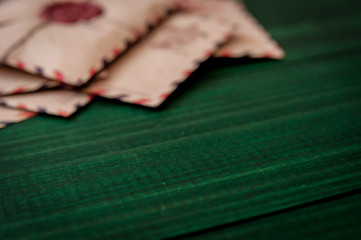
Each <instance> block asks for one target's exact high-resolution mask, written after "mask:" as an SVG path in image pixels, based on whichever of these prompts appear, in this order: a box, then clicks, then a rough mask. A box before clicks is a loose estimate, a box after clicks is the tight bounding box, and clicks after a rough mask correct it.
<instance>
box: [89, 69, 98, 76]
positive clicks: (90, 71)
mask: <svg viewBox="0 0 361 240" xmlns="http://www.w3.org/2000/svg"><path fill="white" fill-rule="evenodd" d="M89 73H90V76H94V75H95V74H96V73H97V70H96V69H95V68H91V69H90V70H89Z"/></svg>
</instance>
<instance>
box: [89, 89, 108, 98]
mask: <svg viewBox="0 0 361 240" xmlns="http://www.w3.org/2000/svg"><path fill="white" fill-rule="evenodd" d="M106 91H107V90H105V89H98V90H95V91H91V93H92V94H93V95H95V96H101V95H103V94H104V93H105V92H106Z"/></svg>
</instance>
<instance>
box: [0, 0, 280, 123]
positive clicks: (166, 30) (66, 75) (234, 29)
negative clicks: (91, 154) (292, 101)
mask: <svg viewBox="0 0 361 240" xmlns="http://www.w3.org/2000/svg"><path fill="white" fill-rule="evenodd" d="M210 57H222V58H225V57H226V58H241V57H250V58H272V59H281V58H283V57H284V52H283V50H282V49H281V48H280V47H279V46H278V44H277V43H276V42H275V41H274V40H272V39H271V37H270V36H269V34H268V33H267V32H266V31H265V30H264V28H263V27H262V26H260V25H259V24H258V23H257V21H256V20H255V19H254V18H253V16H252V15H251V14H250V13H249V12H247V10H246V8H245V6H244V5H243V4H242V3H241V2H240V1H233V0H173V1H172V0H147V1H144V0H102V1H100V0H93V1H85V0H54V1H50V0H3V1H1V2H0V64H1V65H0V103H1V106H0V128H2V127H5V126H7V125H9V124H12V123H15V122H20V121H22V120H25V119H28V118H30V117H32V116H34V115H36V114H37V113H42V114H50V115H57V116H61V117H69V116H71V115H72V114H74V113H75V112H76V111H77V110H78V109H80V108H81V107H83V106H85V105H87V104H88V103H89V102H91V101H92V99H93V98H94V96H100V97H104V98H109V99H115V100H118V101H121V102H127V103H131V104H137V105H142V106H146V107H158V106H159V105H161V104H162V103H163V102H164V101H165V99H166V98H167V97H168V96H169V95H170V94H171V93H172V92H173V91H174V90H175V89H176V88H177V87H178V85H179V84H180V83H182V82H183V81H185V80H186V79H187V78H188V77H189V75H191V74H192V73H193V72H194V71H195V70H196V69H197V68H198V67H199V65H200V64H201V63H202V62H204V61H206V60H207V59H209V58H210Z"/></svg>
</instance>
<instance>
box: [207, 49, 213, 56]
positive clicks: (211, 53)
mask: <svg viewBox="0 0 361 240" xmlns="http://www.w3.org/2000/svg"><path fill="white" fill-rule="evenodd" d="M213 54H214V51H213V50H208V51H206V56H207V57H212V55H213Z"/></svg>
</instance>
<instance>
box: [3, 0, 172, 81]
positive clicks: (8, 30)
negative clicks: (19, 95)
mask: <svg viewBox="0 0 361 240" xmlns="http://www.w3.org/2000/svg"><path fill="white" fill-rule="evenodd" d="M69 2H70V3H69ZM84 4H85V7H84V6H83V5H84ZM79 6H80V7H79ZM82 7H83V8H82ZM174 7H175V5H174V3H173V1H169V0H147V1H144V0H121V1H119V0H92V1H84V0H73V1H68V0H57V1H49V0H22V1H20V0H16V1H3V2H1V3H0V59H1V60H2V61H3V62H4V63H5V64H7V65H10V66H13V67H16V68H19V69H22V70H24V71H27V72H31V73H34V74H38V75H41V76H45V77H47V78H50V79H55V80H58V81H60V82H65V83H68V84H71V85H81V84H83V83H85V82H87V81H88V80H89V79H90V78H92V76H93V75H94V74H95V73H96V72H98V71H100V70H101V69H102V68H103V67H104V64H106V63H108V62H110V61H112V60H114V59H115V58H116V57H117V56H118V55H119V54H120V53H122V52H123V51H124V50H125V49H127V48H128V47H129V44H130V43H132V42H134V41H135V40H136V39H138V38H139V37H141V36H142V35H144V34H145V33H146V31H147V29H148V27H149V25H155V24H156V23H158V22H159V21H160V20H161V19H162V18H164V16H165V15H166V13H167V12H168V10H169V9H171V8H174ZM69 8H70V11H69ZM73 8H74V9H78V10H77V11H80V10H81V11H83V10H82V9H90V10H89V13H88V12H84V13H82V12H80V13H79V12H77V11H75V10H74V9H73ZM79 9H80V10H79ZM94 9H95V10H97V9H98V11H95V10H94ZM65 10H68V13H69V12H70V13H72V12H75V14H73V16H72V15H71V14H70V15H69V14H60V17H62V18H64V19H65V20H66V21H73V22H66V23H64V22H61V21H65V20H64V19H60V20H59V11H60V13H62V11H63V12H64V11H65ZM73 10H74V11H73ZM84 11H85V10H84ZM63 15H64V16H63ZM68 15H69V16H68ZM77 16H78V18H79V19H77ZM67 18H68V19H67ZM59 21H60V22H59Z"/></svg>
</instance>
